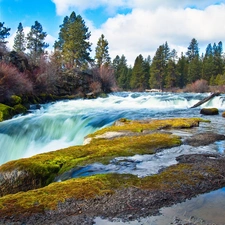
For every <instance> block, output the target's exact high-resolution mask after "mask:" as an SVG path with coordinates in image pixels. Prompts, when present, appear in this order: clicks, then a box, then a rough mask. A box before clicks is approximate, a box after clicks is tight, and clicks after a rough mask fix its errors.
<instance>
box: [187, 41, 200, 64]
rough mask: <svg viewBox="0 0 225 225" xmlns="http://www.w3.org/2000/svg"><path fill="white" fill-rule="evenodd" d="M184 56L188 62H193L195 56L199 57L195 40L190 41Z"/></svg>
mask: <svg viewBox="0 0 225 225" xmlns="http://www.w3.org/2000/svg"><path fill="white" fill-rule="evenodd" d="M186 55H187V57H188V59H189V61H191V60H193V59H194V58H195V57H196V56H199V48H198V42H197V40H196V39H195V38H193V39H192V40H191V43H190V45H189V46H188V51H187V52H186Z"/></svg>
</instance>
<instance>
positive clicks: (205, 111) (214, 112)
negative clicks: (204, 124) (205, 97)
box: [200, 108, 219, 115]
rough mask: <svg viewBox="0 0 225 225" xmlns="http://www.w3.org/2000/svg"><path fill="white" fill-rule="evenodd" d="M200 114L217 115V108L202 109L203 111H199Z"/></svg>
mask: <svg viewBox="0 0 225 225" xmlns="http://www.w3.org/2000/svg"><path fill="white" fill-rule="evenodd" d="M200 114H203V115H218V114H219V110H218V109H217V108H203V109H201V111H200Z"/></svg>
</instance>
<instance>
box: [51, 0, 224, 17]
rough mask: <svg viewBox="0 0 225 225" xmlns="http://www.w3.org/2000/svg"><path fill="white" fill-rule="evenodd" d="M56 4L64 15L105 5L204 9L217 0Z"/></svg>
mask: <svg viewBox="0 0 225 225" xmlns="http://www.w3.org/2000/svg"><path fill="white" fill-rule="evenodd" d="M52 2H53V3H55V5H56V10H57V14H58V15H60V16H63V15H65V14H68V12H69V11H71V10H75V11H77V10H78V12H79V13H80V12H82V11H85V10H87V9H96V8H98V7H105V8H106V10H107V11H115V9H118V8H120V7H123V8H130V9H145V10H155V9H157V8H160V7H162V6H163V7H170V8H187V7H191V8H193V7H195V8H200V9H204V8H205V7H207V6H210V5H212V4H215V0H198V1H196V0H182V1H179V0H113V1H112V0H92V1H90V0H63V1H62V0H52ZM216 3H217V4H220V3H224V0H220V1H216Z"/></svg>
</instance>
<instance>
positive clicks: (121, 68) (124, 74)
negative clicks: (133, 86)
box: [117, 55, 130, 90]
mask: <svg viewBox="0 0 225 225" xmlns="http://www.w3.org/2000/svg"><path fill="white" fill-rule="evenodd" d="M117 72H118V74H119V77H118V81H117V84H118V86H119V87H120V88H122V89H123V90H126V89H128V88H129V87H130V84H129V83H130V77H129V69H128V67H127V59H126V57H125V56H124V55H122V56H121V57H120V61H119V64H118V67H117Z"/></svg>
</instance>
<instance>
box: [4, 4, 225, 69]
mask: <svg viewBox="0 0 225 225" xmlns="http://www.w3.org/2000/svg"><path fill="white" fill-rule="evenodd" d="M72 11H75V12H76V13H77V14H80V15H81V16H82V17H83V19H84V20H85V23H86V25H87V26H88V27H89V30H90V31H91V34H92V35H91V40H90V41H91V42H92V43H93V45H92V49H93V51H92V52H93V53H92V54H93V55H94V52H95V46H96V43H97V40H98V38H99V37H100V35H101V34H104V35H105V38H106V39H107V40H108V42H109V51H110V56H111V58H112V59H113V58H115V56H116V55H119V56H121V55H122V54H124V55H125V56H126V58H127V59H128V63H129V64H130V65H133V63H134V60H135V58H136V57H137V56H138V55H139V54H142V55H143V56H144V57H147V56H148V55H151V57H153V56H154V54H155V51H156V49H157V48H158V46H159V45H161V44H163V43H165V42H166V41H167V42H168V44H169V47H170V48H171V49H176V50H177V52H178V56H179V54H180V53H181V52H186V51H187V47H188V45H189V43H190V41H191V39H192V38H196V39H197V41H198V43H199V47H200V52H205V48H206V46H207V44H209V43H212V44H213V43H214V42H215V43H218V42H219V41H222V42H223V44H224V45H225V0H223V1H219V0H0V22H5V26H7V27H9V28H11V32H10V34H11V35H10V37H9V38H8V41H9V46H11V45H12V44H13V39H14V35H15V31H16V30H17V27H18V24H19V22H22V24H23V27H24V28H25V31H27V30H29V29H30V27H31V26H32V25H33V24H34V22H35V21H36V20H37V21H38V22H40V23H41V24H42V26H43V29H44V31H45V32H47V33H48V37H47V39H46V42H48V43H49V44H50V47H52V45H53V43H54V41H55V40H56V39H57V38H58V33H59V25H60V24H62V22H63V18H64V17H65V16H69V15H70V14H71V12H72Z"/></svg>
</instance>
